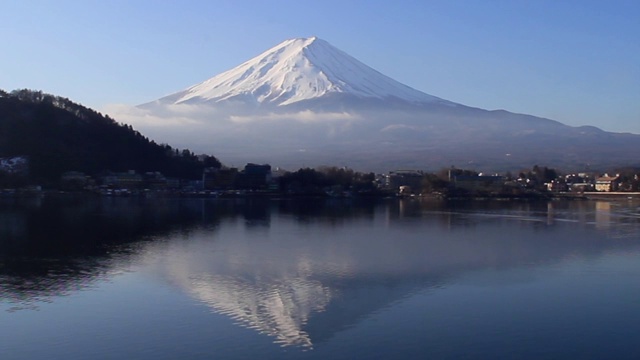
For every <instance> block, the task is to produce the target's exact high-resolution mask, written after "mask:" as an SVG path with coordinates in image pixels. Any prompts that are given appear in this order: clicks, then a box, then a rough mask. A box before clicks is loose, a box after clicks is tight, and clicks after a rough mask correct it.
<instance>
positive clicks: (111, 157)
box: [0, 90, 220, 182]
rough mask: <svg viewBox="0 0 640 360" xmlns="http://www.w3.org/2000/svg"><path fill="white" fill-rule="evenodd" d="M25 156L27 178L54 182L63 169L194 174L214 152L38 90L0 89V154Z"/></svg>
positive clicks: (209, 161) (214, 161)
mask: <svg viewBox="0 0 640 360" xmlns="http://www.w3.org/2000/svg"><path fill="white" fill-rule="evenodd" d="M12 156H27V157H28V159H29V164H30V166H29V168H30V170H29V174H30V178H31V179H32V180H35V181H43V182H49V181H57V180H58V179H59V177H60V175H61V174H62V173H64V172H66V171H82V172H85V173H86V174H88V175H96V174H99V173H101V172H103V171H126V170H136V171H138V172H146V171H160V172H162V173H163V174H165V175H167V176H171V177H179V178H185V179H197V178H199V177H200V176H201V175H202V169H203V168H204V167H219V166H220V162H219V161H218V159H216V158H215V157H213V156H204V157H203V156H200V157H198V156H196V155H195V154H193V153H192V152H191V151H189V150H186V149H185V150H178V149H174V148H172V147H171V146H169V145H160V144H156V143H155V142H154V141H153V140H149V139H148V138H146V137H145V136H143V135H142V134H140V133H139V132H138V131H135V130H134V129H133V128H132V127H131V126H130V125H123V124H118V123H117V122H116V121H114V120H113V119H111V118H109V117H108V116H104V115H102V114H100V113H98V112H96V111H94V110H92V109H89V108H87V107H84V106H82V105H79V104H76V103H74V102H72V101H70V100H69V99H66V98H62V97H58V96H54V95H49V94H43V93H42V92H40V91H32V90H16V91H13V92H11V93H7V92H5V91H2V90H0V157H12Z"/></svg>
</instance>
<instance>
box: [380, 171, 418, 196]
mask: <svg viewBox="0 0 640 360" xmlns="http://www.w3.org/2000/svg"><path fill="white" fill-rule="evenodd" d="M423 178H424V173H423V172H422V171H415V170H396V171H391V172H389V175H387V178H386V181H385V182H386V184H385V185H386V187H387V188H389V189H393V190H400V187H401V186H408V187H409V189H411V190H413V191H420V190H421V189H422V180H423ZM405 189H406V188H405ZM405 192H406V190H405Z"/></svg>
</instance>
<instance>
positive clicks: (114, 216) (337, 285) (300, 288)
mask: <svg viewBox="0 0 640 360" xmlns="http://www.w3.org/2000/svg"><path fill="white" fill-rule="evenodd" d="M213 358H216V359H257V358H260V359H427V358H429V359H431V358H432V359H478V358H483V359H568V358H572V359H605V358H608V359H638V358H640V203H638V202H632V201H629V200H620V201H614V202H605V201H551V202H546V201H535V202H515V201H510V202H506V201H503V202H499V201H496V202H489V201H484V202H483V201H474V202H449V203H445V202H432V201H420V200H414V199H407V200H396V199H393V200H369V201H365V200H266V199H229V200H222V199H207V200H203V199H138V198H86V197H72V196H64V197H63V196H61V197H58V198H56V197H45V198H42V199H0V359H2V360H9V359H30V360H33V359H154V360H157V359H213Z"/></svg>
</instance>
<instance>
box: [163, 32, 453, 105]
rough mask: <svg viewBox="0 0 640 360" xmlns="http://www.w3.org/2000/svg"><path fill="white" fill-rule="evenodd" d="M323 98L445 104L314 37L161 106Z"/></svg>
mask: <svg viewBox="0 0 640 360" xmlns="http://www.w3.org/2000/svg"><path fill="white" fill-rule="evenodd" d="M328 94H346V95H351V96H356V97H359V98H379V99H386V98H395V99H400V100H403V101H407V102H411V103H428V102H434V101H436V102H441V101H444V100H442V99H439V98H437V97H435V96H431V95H428V94H425V93H423V92H420V91H418V90H415V89H413V88H411V87H409V86H406V85H404V84H401V83H399V82H397V81H395V80H393V79H391V78H389V77H387V76H385V75H383V74H381V73H379V72H378V71H376V70H374V69H372V68H370V67H369V66H367V65H365V64H363V63H362V62H360V61H358V60H357V59H355V58H353V57H352V56H350V55H348V54H347V53H345V52H343V51H341V50H339V49H337V48H335V47H334V46H332V45H331V44H329V43H328V42H326V41H324V40H322V39H319V38H317V37H309V38H296V39H290V40H286V41H283V42H282V43H280V44H278V45H276V46H275V47H273V48H271V49H269V50H267V51H265V52H264V53H262V54H260V55H258V56H256V57H254V58H253V59H251V60H249V61H246V62H245V63H243V64H241V65H239V66H237V67H235V68H233V69H231V70H228V71H225V72H223V73H221V74H219V75H216V76H214V77H212V78H210V79H208V80H206V81H204V82H202V83H200V84H197V85H194V86H192V87H190V88H188V89H186V90H184V91H181V92H178V93H175V94H173V95H169V96H167V97H164V98H162V99H160V102H164V103H174V104H179V103H217V102H221V101H225V100H239V101H243V102H248V103H257V104H271V105H277V106H282V105H290V104H293V103H296V102H299V101H302V100H311V99H316V98H320V97H323V96H325V95H328Z"/></svg>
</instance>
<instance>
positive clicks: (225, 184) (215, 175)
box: [202, 168, 238, 190]
mask: <svg viewBox="0 0 640 360" xmlns="http://www.w3.org/2000/svg"><path fill="white" fill-rule="evenodd" d="M237 177H238V169H237V168H222V169H218V168H206V169H204V171H203V173H202V184H203V187H204V189H205V190H229V189H233V188H234V187H235V182H236V178H237Z"/></svg>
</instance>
